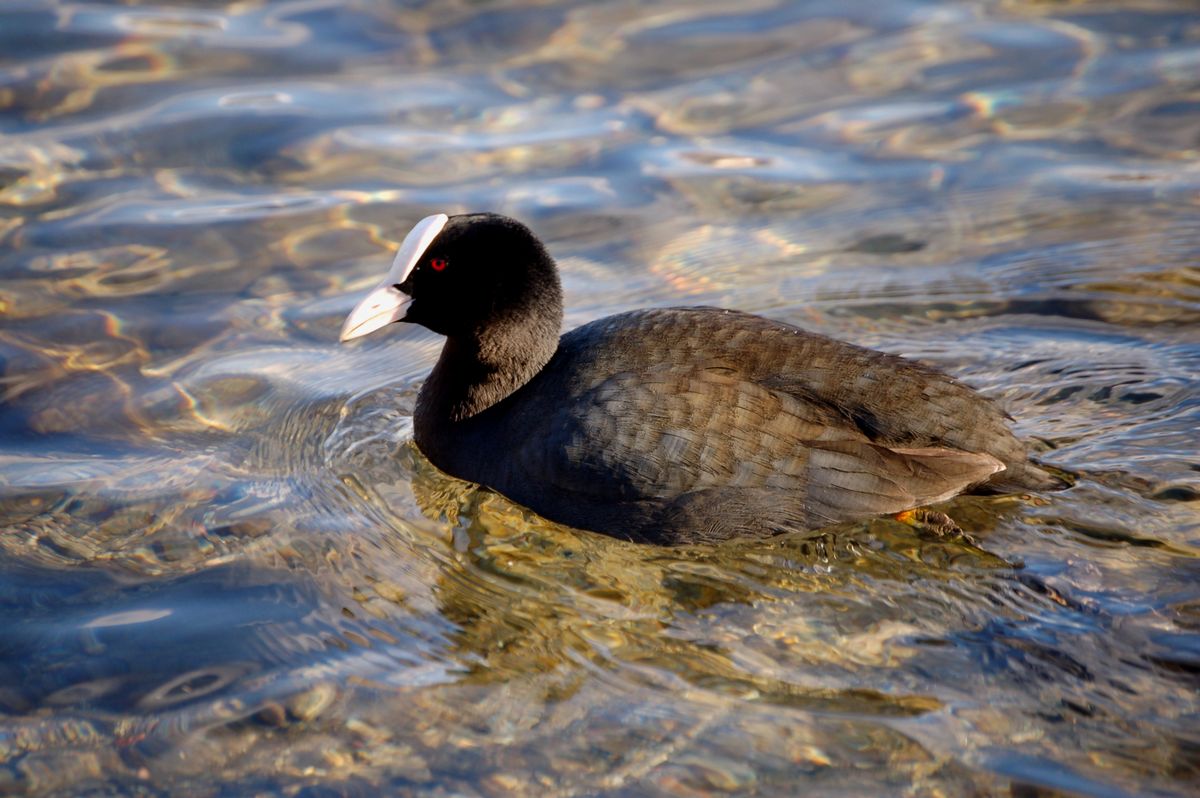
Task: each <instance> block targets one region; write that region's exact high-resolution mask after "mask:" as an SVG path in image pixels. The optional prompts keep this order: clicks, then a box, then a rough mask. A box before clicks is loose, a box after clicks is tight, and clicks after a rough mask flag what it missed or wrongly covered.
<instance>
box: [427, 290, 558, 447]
mask: <svg viewBox="0 0 1200 798" xmlns="http://www.w3.org/2000/svg"><path fill="white" fill-rule="evenodd" d="M561 326H562V304H561V302H557V303H549V305H548V306H547V307H543V308H541V309H540V310H539V311H538V312H536V313H529V314H520V315H515V316H513V317H511V318H509V319H504V320H499V321H492V322H491V323H489V324H488V325H487V326H486V327H485V328H483V329H480V330H478V331H474V332H471V333H468V334H462V335H453V336H450V337H448V338H447V339H446V344H445V346H443V347H442V354H441V357H439V358H438V362H437V365H435V366H434V367H433V371H432V372H430V374H429V378H428V379H427V380H426V381H425V384H424V385H423V386H422V387H421V393H420V394H419V396H418V397H417V407H416V413H415V417H414V419H413V421H414V425H415V427H416V430H417V434H418V437H420V436H421V432H422V430H432V429H434V428H444V427H445V426H448V425H449V426H452V425H454V424H456V423H458V422H462V421H465V420H467V419H470V418H473V417H474V416H476V415H478V414H479V413H482V412H483V411H484V410H487V409H488V408H489V407H492V406H493V405H496V404H497V403H499V402H501V401H503V400H504V399H506V398H507V397H509V396H511V395H512V394H513V393H514V392H515V391H517V390H518V389H520V388H521V386H523V385H525V384H526V383H527V382H529V381H530V380H532V379H533V378H534V377H535V376H536V375H537V373H538V372H539V371H541V370H542V368H543V367H544V366H545V365H546V364H547V363H549V362H550V358H552V357H553V356H554V352H555V351H556V350H557V349H558V336H559V329H560V328H561ZM418 443H420V441H418Z"/></svg>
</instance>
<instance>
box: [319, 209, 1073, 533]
mask: <svg viewBox="0 0 1200 798" xmlns="http://www.w3.org/2000/svg"><path fill="white" fill-rule="evenodd" d="M562 317H563V312H562V289H561V287H560V285H559V279H558V272H557V269H556V267H555V264H554V260H553V259H552V258H551V257H550V255H549V254H548V253H547V252H546V249H545V248H544V247H543V246H542V243H541V242H540V241H539V240H538V239H537V238H536V237H535V236H534V235H533V233H531V232H530V231H529V229H528V228H526V227H525V226H524V225H522V224H521V223H520V222H517V221H515V220H513V219H510V218H507V217H504V216H500V215H497V214H491V213H480V214H466V215H461V216H450V217H448V216H446V215H444V214H438V215H435V216H429V217H426V218H425V219H422V220H421V221H420V222H418V223H417V225H416V227H414V228H413V230H412V232H410V233H409V234H408V236H407V237H406V238H405V239H404V243H403V244H402V245H401V247H400V251H399V252H398V253H397V255H396V260H395V263H394V264H393V265H392V268H391V271H389V272H388V274H387V277H386V278H385V279H384V280H383V282H382V283H380V285H379V286H378V287H377V288H375V289H374V290H373V291H372V292H371V293H370V294H369V295H368V296H367V297H366V298H365V299H363V300H362V302H360V303H359V304H358V306H357V307H355V308H354V310H353V312H352V313H351V314H350V316H349V318H347V319H346V323H345V326H344V327H343V329H342V334H341V338H342V340H343V341H347V340H350V339H352V338H357V337H359V336H362V335H366V334H367V333H369V332H372V331H374V330H377V329H379V328H380V327H383V326H385V325H387V324H389V323H391V322H395V321H405V322H410V323H413V324H421V325H423V326H425V327H427V328H429V329H430V330H433V331H434V332H436V333H440V334H441V335H444V336H446V343H445V346H444V347H443V348H442V353H441V357H440V358H439V359H438V362H437V365H435V366H434V368H433V371H432V372H431V373H430V375H429V378H428V379H427V380H426V381H425V384H424V386H423V387H422V388H421V392H420V395H419V396H418V399H417V406H416V414H415V418H414V426H415V431H416V443H417V446H418V447H419V448H420V449H421V451H422V452H423V453H424V454H425V456H426V457H428V458H429V460H430V461H431V462H432V463H433V464H434V465H436V466H437V467H438V468H440V469H441V470H443V471H445V472H446V473H448V474H451V475H453V476H456V477H459V478H460V479H464V480H469V481H471V482H476V483H479V484H480V485H484V486H486V487H488V488H491V489H492V490H495V491H498V492H499V493H502V494H504V495H505V496H507V497H508V498H510V499H512V500H513V501H515V502H517V503H519V504H522V505H524V506H526V507H528V508H530V509H531V510H533V511H535V512H537V513H538V514H540V515H542V516H544V517H546V518H548V519H550V520H552V521H557V522H559V523H563V524H567V525H569V526H573V527H578V528H582V529H590V530H595V531H597V532H603V533H605V534H609V535H614V536H616V537H620V538H626V539H629V540H635V541H642V542H649V543H660V544H676V543H695V542H707V541H717V540H724V539H728V538H732V537H739V536H766V535H772V534H776V533H778V532H783V531H790V530H803V529H813V528H817V527H821V526H826V525H829V524H831V523H835V522H839V521H847V520H854V519H861V518H866V517H870V516H875V515H882V514H885V513H898V512H901V511H904V510H908V509H910V508H915V507H919V506H921V505H924V504H929V503H931V502H937V501H941V500H944V499H947V498H949V497H951V496H954V495H956V494H958V493H961V492H963V491H965V490H968V489H971V488H976V487H983V488H985V489H989V490H992V491H1012V490H1042V489H1051V488H1056V487H1061V486H1062V482H1061V481H1060V480H1059V479H1058V478H1057V477H1054V476H1052V475H1051V474H1049V473H1048V472H1046V471H1044V470H1043V469H1041V468H1040V467H1038V466H1037V465H1035V464H1033V463H1031V462H1030V461H1029V459H1028V455H1027V452H1026V449H1025V447H1024V446H1023V445H1022V444H1021V442H1020V441H1018V440H1017V439H1016V438H1015V437H1014V436H1013V434H1012V432H1011V431H1010V430H1009V429H1008V425H1007V424H1006V420H1007V416H1006V415H1005V414H1004V413H1003V412H1002V411H1001V410H1000V409H999V408H997V407H996V405H994V404H993V403H992V402H991V401H990V400H988V399H987V398H985V397H983V396H981V395H979V394H977V393H975V392H974V391H973V390H971V389H970V388H968V387H966V386H964V385H962V384H961V383H959V382H957V381H955V380H954V379H952V378H950V377H948V376H946V375H945V374H942V373H941V372H939V371H936V370H934V369H932V368H929V367H928V366H924V365H922V364H920V363H915V362H912V361H910V360H906V359H904V358H902V357H898V356H896V355H890V354H884V353H882V352H876V351H873V350H870V349H864V348H862V347H859V346H854V345H852V344H847V343H843V342H841V341H836V340H833V339H831V338H827V337H825V336H823V335H817V334H815V333H811V332H807V331H805V330H802V329H800V328H798V327H794V326H792V325H791V324H786V323H784V322H780V321H773V320H771V319H765V318H762V317H760V316H753V315H750V314H748V313H740V312H737V311H733V310H722V309H718V308H707V307H691V308H655V309H649V310H634V311H629V312H627V313H621V314H618V315H615V316H609V317H607V318H603V319H599V320H597V321H594V322H591V323H590V324H585V325H584V326H582V327H579V328H578V329H575V330H572V331H571V332H568V333H566V334H565V335H563V336H561V337H559V330H560V328H561V325H562Z"/></svg>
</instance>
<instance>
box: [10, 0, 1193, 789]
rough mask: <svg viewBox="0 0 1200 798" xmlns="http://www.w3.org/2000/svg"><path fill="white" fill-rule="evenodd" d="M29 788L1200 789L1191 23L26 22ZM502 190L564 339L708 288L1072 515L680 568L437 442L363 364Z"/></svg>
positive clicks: (870, 8) (24, 8) (1157, 12)
mask: <svg viewBox="0 0 1200 798" xmlns="http://www.w3.org/2000/svg"><path fill="white" fill-rule="evenodd" d="M0 13H2V16H0V108H2V109H3V111H2V113H0V125H2V136H0V274H2V275H3V280H2V281H0V391H2V393H0V401H2V404H0V485H2V486H3V487H2V488H0V520H2V528H3V530H4V531H3V532H2V533H0V548H2V550H3V551H2V552H0V608H2V610H0V611H2V613H3V615H2V620H0V623H2V629H3V633H2V634H0V792H7V791H14V792H15V791H23V792H24V793H25V794H29V795H77V794H94V795H99V794H104V795H110V794H113V795H157V794H167V793H170V794H176V795H214V794H224V795H242V794H246V795H249V794H254V795H274V794H279V795H296V794H300V795H308V796H316V795H335V794H336V795H378V794H397V795H418V794H420V795H444V796H451V795H454V796H487V797H488V798H491V797H492V796H503V795H544V796H587V795H630V796H631V795H714V794H745V795H763V796H768V795H778V796H792V795H797V794H804V795H811V796H860V795H903V796H959V795H963V796H965V795H975V796H1022V797H1024V798H1029V796H1064V795H1070V796H1097V797H1098V798H1109V797H1110V796H1113V797H1117V796H1135V795H1136V796H1183V795H1195V794H1196V793H1197V791H1200V731H1198V730H1200V697H1198V696H1200V691H1198V689H1197V688H1198V687H1200V559H1198V555H1200V503H1198V499H1200V474H1198V473H1197V472H1200V454H1198V452H1197V449H1198V447H1197V432H1196V430H1197V426H1198V425H1200V271H1198V270H1197V267H1196V263H1197V258H1198V256H1200V225H1197V223H1196V219H1197V215H1198V213H1200V160H1198V158H1197V156H1198V155H1200V13H1198V12H1197V10H1196V6H1195V5H1194V3H1193V2H1192V0H1178V1H1177V2H1172V0H1145V2H1126V3H1118V2H1099V1H1097V2H1079V3H1047V2H1034V1H1033V0H1004V1H1003V2H962V3H927V2H905V1H903V0H873V1H872V2H863V3H847V2H842V1H841V0H838V1H837V2H833V1H832V0H831V1H830V2H806V3H788V2H771V0H762V1H761V2H758V1H756V2H748V3H728V2H723V3H716V2H713V3H708V2H665V1H664V2H645V3H582V2H581V3H567V2H533V0H511V1H510V2H493V3H467V2H437V3H433V2H428V3H424V4H419V3H410V4H395V5H389V4H385V3H381V2H373V0H362V2H353V3H344V2H340V0H295V1H294V2H276V3H269V4H264V3H258V2H249V3H238V4H232V5H229V6H226V7H222V6H220V5H218V4H214V3H199V4H194V5H190V4H187V3H169V4H163V5H160V6H155V5H142V4H137V5H101V4H90V5H86V4H78V5H75V4H68V3H59V4H53V3H49V2H44V3H43V2H36V0H33V1H31V2H23V1H22V0H17V1H16V2H12V3H8V4H6V5H5V7H4V9H3V11H2V12H0ZM484 209H491V210H497V211H501V212H505V213H509V214H512V215H514V216H517V217H519V218H522V219H524V220H525V221H527V222H528V223H530V224H531V225H532V226H533V227H534V229H535V230H536V231H537V232H538V233H539V234H540V235H541V236H542V237H543V238H544V240H545V241H546V242H547V243H548V245H549V247H550V249H551V250H552V252H553V253H554V254H555V255H556V256H557V257H558V258H559V261H560V265H561V266H562V269H563V274H564V281H565V287H566V291H567V300H568V324H569V325H571V326H574V325H576V324H578V323H581V322H584V321H587V320H590V319H592V318H596V317H598V316H601V315H604V314H607V313H610V312H614V311H619V310H626V309H629V308H633V307H638V306H645V305H654V304H717V305H725V306H730V307H737V308H741V309H744V310H749V311H754V312H759V313H764V314H767V315H770V316H773V317H776V318H780V319H784V320H787V321H790V322H793V323H797V324H800V325H803V326H805V327H807V328H809V329H813V330H817V331H820V332H824V333H828V334H832V335H835V336H838V337H842V338H845V339H848V340H852V341H856V342H859V343H863V344H867V345H871V346H875V347H879V348H882V349H886V350H890V351H895V352H901V353H904V354H907V355H911V356H914V357H918V358H922V359H925V360H927V361H930V362H933V363H936V364H938V365H940V366H941V367H943V368H945V369H947V370H948V371H950V372H951V373H954V374H956V375H959V376H961V377H962V378H964V379H965V380H966V381H968V382H969V383H971V384H972V385H974V386H976V387H978V388H980V389H981V390H983V391H984V392H986V393H988V394H989V395H992V396H994V397H996V398H997V399H999V400H1000V401H1002V402H1003V403H1004V404H1005V406H1006V407H1007V408H1009V409H1010V411H1011V412H1012V414H1013V415H1014V416H1015V417H1016V419H1017V422H1016V425H1017V428H1018V430H1019V431H1020V433H1021V434H1022V435H1023V436H1026V437H1028V438H1030V439H1031V440H1033V441H1035V446H1036V448H1037V449H1038V450H1039V451H1040V452H1041V453H1042V456H1043V457H1044V458H1046V459H1048V460H1051V461H1053V462H1054V463H1056V464H1058V465H1060V466H1063V467H1065V468H1068V469H1071V470H1074V471H1077V472H1079V473H1080V474H1081V475H1082V477H1081V480H1080V483H1079V485H1078V486H1077V487H1075V488H1074V489H1072V490H1071V491H1068V492H1066V493H1061V494H1054V495H1048V496H1033V497H999V498H996V497H993V498H965V499H960V500H958V501H955V502H952V503H951V504H950V505H949V506H948V507H947V508H945V509H946V510H947V511H948V512H949V513H951V515H953V516H954V517H955V518H956V519H957V520H958V522H959V523H960V524H961V525H962V526H963V527H964V528H965V529H966V530H967V531H968V533H969V534H970V537H971V540H966V539H953V540H948V539H937V538H934V537H931V536H929V535H922V534H920V533H918V532H916V531H914V530H913V529H911V528H909V527H906V526H903V525H901V524H898V523H895V522H891V521H875V522H870V523H863V524H859V525H854V526H849V527H845V528H840V529H837V530H831V531H829V532H828V533H825V534H821V535H816V536H811V537H804V538H794V537H793V538H781V539H776V540H772V541H768V542H765V543H763V542H760V543H753V544H731V545H728V546H722V547H716V548H695V549H678V550H671V549H656V548H652V547H642V546H634V545H630V544H625V543H621V542H618V541H614V540H609V539H607V538H601V537H599V536H595V535H591V534H586V533H578V532H574V531H571V530H567V529H563V528H559V527H555V526H553V525H551V524H548V523H546V522H543V521H540V520H538V519H536V518H534V517H532V516H530V515H529V514H528V513H526V512H524V511H523V510H521V509H520V508H519V507H514V506H512V505H511V504H508V503H507V502H505V501H504V500H502V499H501V498H499V497H497V496H495V495H490V494H488V493H486V492H481V491H478V490H476V489H474V488H472V487H471V486H470V485H466V484H463V483H459V482H456V481H454V480H451V479H448V478H447V477H445V476H444V475H441V474H440V473H438V472H437V471H436V470H434V469H433V468H432V467H431V466H430V465H429V464H428V463H427V462H425V461H424V460H423V459H422V458H421V456H420V455H419V453H418V452H416V450H415V449H414V448H413V446H412V443H411V437H412V434H411V417H410V413H411V409H412V405H413V400H414V396H415V394H416V391H417V389H418V388H419V385H420V382H421V379H422V378H423V375H424V374H425V373H426V371H427V370H428V368H429V367H430V365H431V363H432V359H433V358H434V357H435V355H436V352H437V349H438V346H439V341H438V339H436V338H435V337H434V336H432V335H430V334H428V333H425V332H423V331H421V330H417V329H394V330H392V331H390V332H388V333H383V334H379V335H376V336H372V337H371V338H369V339H366V340H365V341H363V342H361V343H355V344H353V345H349V346H340V345H339V344H338V343H337V340H336V339H337V331H338V328H339V325H340V323H341V320H342V318H343V317H344V315H345V314H346V313H347V312H348V311H349V309H350V308H351V307H352V305H353V304H354V302H355V301H356V300H357V298H359V297H360V296H361V295H362V294H363V292H364V291H365V290H366V289H368V288H369V287H370V286H372V285H373V284H374V281H375V280H376V279H377V277H378V275H380V274H381V273H382V272H383V271H384V270H385V269H386V267H387V264H388V263H389V261H390V253H391V251H392V250H393V249H394V248H395V247H396V246H397V245H398V242H399V240H400V239H401V238H402V237H403V235H404V233H405V232H406V231H407V230H408V228H409V226H410V225H411V224H412V223H413V222H414V221H415V220H416V219H418V218H420V217H421V216H424V215H426V214H427V213H432V212H437V211H449V212H457V211H464V210H484Z"/></svg>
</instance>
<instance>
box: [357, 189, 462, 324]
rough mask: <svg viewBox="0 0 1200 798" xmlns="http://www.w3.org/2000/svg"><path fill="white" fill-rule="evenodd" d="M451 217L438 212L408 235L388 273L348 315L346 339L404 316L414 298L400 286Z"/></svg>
mask: <svg viewBox="0 0 1200 798" xmlns="http://www.w3.org/2000/svg"><path fill="white" fill-rule="evenodd" d="M449 220H450V217H449V216H447V215H446V214H444V213H437V214H434V215H433V216H426V217H425V218H424V219H422V220H421V221H419V222H417V223H416V225H415V226H414V227H413V229H412V230H410V231H409V233H408V235H406V236H405V237H404V242H403V243H402V244H401V245H400V250H399V251H398V252H397V253H396V259H395V260H394V261H392V268H390V269H388V273H387V276H386V277H384V278H383V280H382V281H381V282H380V283H379V285H377V286H375V288H374V289H373V290H372V291H371V293H369V294H367V295H366V296H365V297H364V298H363V300H362V301H361V302H359V303H358V304H357V305H355V306H354V310H352V311H350V315H349V316H347V317H346V323H345V324H343V325H342V335H341V340H342V341H349V340H351V339H353V338H359V337H361V336H363V335H366V334H367V333H372V332H375V331H376V330H378V329H379V328H380V327H384V326H386V325H388V324H391V323H392V322H394V321H400V320H401V319H403V318H404V314H405V312H406V311H407V309H408V305H409V303H410V302H412V297H410V296H408V295H407V294H405V293H404V292H403V291H401V290H400V289H398V288H396V286H398V285H400V283H403V282H404V281H405V280H407V279H408V275H410V274H412V270H413V269H415V268H416V267H417V263H418V262H419V261H420V260H421V256H422V255H424V254H425V250H427V249H429V245H430V244H432V243H433V240H434V239H435V238H437V237H438V233H440V232H442V228H443V227H445V226H446V222H447V221H449Z"/></svg>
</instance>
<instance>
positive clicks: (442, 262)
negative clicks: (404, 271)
mask: <svg viewBox="0 0 1200 798" xmlns="http://www.w3.org/2000/svg"><path fill="white" fill-rule="evenodd" d="M449 265H450V261H448V260H446V259H445V258H434V259H433V260H431V261H429V267H430V268H431V269H433V270H434V271H435V272H444V271H446V267H447V266H449Z"/></svg>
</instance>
